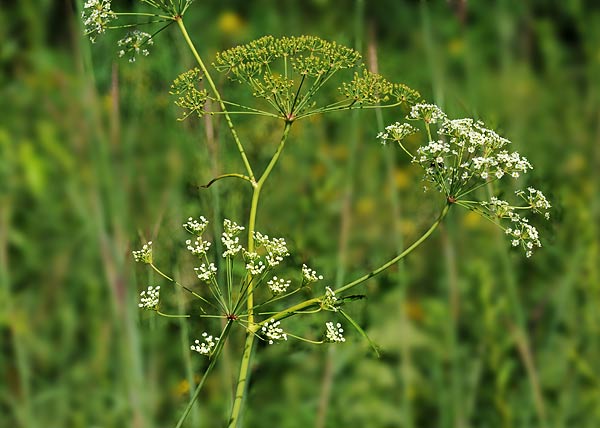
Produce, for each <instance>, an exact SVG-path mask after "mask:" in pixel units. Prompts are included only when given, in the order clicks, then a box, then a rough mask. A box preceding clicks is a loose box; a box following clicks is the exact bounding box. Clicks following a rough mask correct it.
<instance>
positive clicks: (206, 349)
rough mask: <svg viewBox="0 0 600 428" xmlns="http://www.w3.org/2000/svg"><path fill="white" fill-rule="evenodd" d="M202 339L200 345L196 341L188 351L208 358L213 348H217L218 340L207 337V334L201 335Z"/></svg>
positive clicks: (198, 341)
mask: <svg viewBox="0 0 600 428" xmlns="http://www.w3.org/2000/svg"><path fill="white" fill-rule="evenodd" d="M202 337H203V338H204V342H202V343H200V340H198V339H196V340H195V341H194V343H195V345H192V346H190V349H191V350H192V351H196V352H198V353H199V354H200V355H206V356H210V354H211V353H212V351H213V349H214V348H215V346H217V342H218V341H219V338H218V337H212V336H209V335H208V333H207V332H204V333H202Z"/></svg>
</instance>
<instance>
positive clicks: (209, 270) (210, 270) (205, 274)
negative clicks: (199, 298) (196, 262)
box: [194, 263, 217, 281]
mask: <svg viewBox="0 0 600 428" xmlns="http://www.w3.org/2000/svg"><path fill="white" fill-rule="evenodd" d="M194 270H195V271H196V275H197V276H198V279H200V280H202V281H210V279H211V278H212V277H214V276H215V274H216V273H217V267H216V266H215V264H214V263H209V264H208V265H206V264H205V263H202V264H201V265H200V267H195V268H194Z"/></svg>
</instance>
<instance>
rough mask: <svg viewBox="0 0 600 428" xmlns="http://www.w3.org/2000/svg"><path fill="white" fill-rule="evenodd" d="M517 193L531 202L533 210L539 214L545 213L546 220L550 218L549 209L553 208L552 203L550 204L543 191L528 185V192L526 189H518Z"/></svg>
mask: <svg viewBox="0 0 600 428" xmlns="http://www.w3.org/2000/svg"><path fill="white" fill-rule="evenodd" d="M515 193H516V194H517V196H520V197H521V198H523V199H524V200H525V201H526V202H527V203H528V204H529V206H530V207H531V210H532V211H533V212H535V213H538V214H542V213H543V214H544V217H545V218H546V220H547V219H549V218H550V213H549V212H548V210H549V209H550V208H552V205H550V202H548V200H547V199H546V197H545V196H544V194H543V193H542V192H540V191H539V190H537V189H534V188H533V187H528V188H527V193H526V192H525V191H524V190H517V191H516V192H515Z"/></svg>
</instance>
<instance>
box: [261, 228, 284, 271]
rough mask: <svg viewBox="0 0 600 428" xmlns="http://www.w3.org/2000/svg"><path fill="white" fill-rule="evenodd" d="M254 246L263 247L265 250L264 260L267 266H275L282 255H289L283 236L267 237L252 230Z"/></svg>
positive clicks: (281, 259)
mask: <svg viewBox="0 0 600 428" xmlns="http://www.w3.org/2000/svg"><path fill="white" fill-rule="evenodd" d="M254 239H255V240H256V247H257V248H259V247H264V248H265V250H266V251H267V255H266V257H265V258H266V260H267V264H268V265H269V267H275V266H277V265H278V264H279V263H281V262H282V261H283V259H284V257H287V256H289V255H290V253H289V252H288V248H287V244H286V242H285V239H283V238H272V239H271V238H269V237H268V236H267V235H263V234H262V233H260V232H254Z"/></svg>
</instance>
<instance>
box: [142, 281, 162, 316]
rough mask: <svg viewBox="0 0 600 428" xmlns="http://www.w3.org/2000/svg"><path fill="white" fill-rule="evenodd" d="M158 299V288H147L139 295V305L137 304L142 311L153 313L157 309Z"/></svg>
mask: <svg viewBox="0 0 600 428" xmlns="http://www.w3.org/2000/svg"><path fill="white" fill-rule="evenodd" d="M159 298H160V286H158V287H152V286H148V288H147V289H146V290H142V292H141V293H140V303H138V307H140V308H142V309H149V310H152V311H155V310H156V309H158V301H159Z"/></svg>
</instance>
